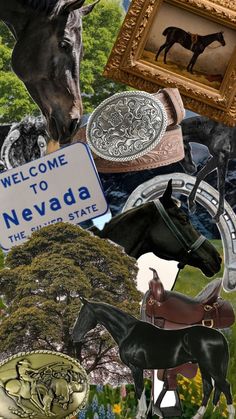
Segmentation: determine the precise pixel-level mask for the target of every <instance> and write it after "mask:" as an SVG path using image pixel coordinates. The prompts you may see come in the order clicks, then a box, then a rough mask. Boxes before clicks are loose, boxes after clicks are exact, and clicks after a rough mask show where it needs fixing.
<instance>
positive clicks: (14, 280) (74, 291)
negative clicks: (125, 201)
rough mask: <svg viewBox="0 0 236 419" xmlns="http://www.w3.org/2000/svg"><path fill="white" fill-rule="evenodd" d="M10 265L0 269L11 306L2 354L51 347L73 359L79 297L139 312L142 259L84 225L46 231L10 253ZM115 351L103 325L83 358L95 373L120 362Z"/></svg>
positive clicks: (1, 333)
mask: <svg viewBox="0 0 236 419" xmlns="http://www.w3.org/2000/svg"><path fill="white" fill-rule="evenodd" d="M6 266H7V267H6V268H5V269H3V270H1V271H0V287H1V294H3V299H4V302H5V304H6V310H5V314H4V315H3V318H2V322H1V324H0V337H1V339H0V351H1V352H4V353H6V354H7V355H10V354H13V353H16V352H19V351H22V350H35V349H49V350H60V351H62V352H64V353H66V354H69V355H71V356H73V355H74V347H73V345H72V342H71V337H70V336H71V328H72V326H73V324H74V321H75V319H76V317H77V316H78V312H79V309H80V306H81V303H80V300H79V294H81V295H84V296H86V297H88V298H92V299H95V300H98V301H103V302H107V303H110V304H113V305H116V306H118V307H120V308H121V309H124V310H126V311H128V312H130V313H132V314H138V310H139V301H140V293H139V291H137V289H136V282H135V278H136V274H137V267H136V261H135V260H134V259H133V258H130V257H129V256H127V255H126V254H125V253H124V251H123V249H122V248H121V247H119V246H116V245H113V244H112V243H111V242H109V241H108V240H104V239H100V238H98V237H95V236H93V235H92V234H91V233H89V232H87V231H85V230H82V229H81V228H80V227H77V226H73V225H71V224H66V223H58V224H55V225H51V226H48V227H44V228H42V229H41V230H40V231H38V232H35V233H33V235H32V237H31V238H30V239H29V240H28V241H27V242H26V243H24V244H22V245H20V246H17V247H14V248H13V249H12V250H11V251H10V252H9V254H8V256H7V257H6ZM99 332H100V333H99ZM113 348H114V342H113V341H112V339H111V338H110V336H108V334H107V333H106V332H104V330H103V331H102V332H101V328H99V327H98V328H97V329H95V331H92V332H91V333H90V334H89V335H88V337H87V339H86V341H85V343H84V344H83V347H82V355H81V354H80V355H81V359H80V360H81V362H82V364H84V366H85V367H86V368H87V370H89V371H93V370H94V369H95V368H100V369H101V368H102V369H104V365H105V364H106V363H109V362H110V361H111V359H114V350H113Z"/></svg>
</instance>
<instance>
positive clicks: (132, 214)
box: [95, 201, 154, 238]
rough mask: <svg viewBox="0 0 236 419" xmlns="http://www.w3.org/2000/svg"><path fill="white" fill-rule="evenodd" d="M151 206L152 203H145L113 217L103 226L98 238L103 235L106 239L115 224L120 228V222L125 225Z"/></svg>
mask: <svg viewBox="0 0 236 419" xmlns="http://www.w3.org/2000/svg"><path fill="white" fill-rule="evenodd" d="M153 205H154V203H153V202H152V201H150V202H146V203H145V204H143V205H141V206H138V207H135V208H132V209H129V211H125V212H122V213H121V214H118V215H116V216H115V217H113V218H112V219H111V220H110V221H108V222H107V223H106V224H105V225H104V227H103V229H102V231H101V233H100V234H99V236H100V237H101V238H102V237H103V234H104V235H105V237H106V235H107V234H109V233H110V232H111V230H113V229H114V228H115V227H116V225H117V224H119V226H120V223H121V222H122V221H125V222H126V223H127V220H129V219H132V218H133V217H135V216H136V215H137V213H140V212H142V211H144V210H146V208H147V207H151V206H153ZM95 234H96V232H95Z"/></svg>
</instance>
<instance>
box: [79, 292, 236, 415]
mask: <svg viewBox="0 0 236 419" xmlns="http://www.w3.org/2000/svg"><path fill="white" fill-rule="evenodd" d="M81 301H82V303H83V307H82V309H81V311H80V313H79V317H78V319H77V321H76V323H75V326H74V329H73V334H72V339H73V341H74V342H75V343H76V342H80V341H81V340H82V339H83V337H84V336H85V335H86V333H87V332H89V331H90V330H91V329H94V328H95V327H96V325H97V324H98V323H99V324H101V325H102V326H104V327H105V328H106V329H107V330H108V332H109V333H110V334H111V335H112V337H113V339H114V340H115V342H116V343H117V345H118V347H119V353H120V358H121V360H122V362H123V363H124V364H125V365H127V366H128V367H129V368H130V370H131V372H132V375H133V379H134V383H135V392H136V396H137V398H138V400H139V412H138V415H137V416H136V417H137V418H141V417H146V416H145V415H146V410H147V407H146V403H145V393H144V383H143V370H146V369H147V370H153V369H163V368H164V369H165V368H173V367H176V366H177V365H180V364H183V363H186V362H192V363H197V364H198V365H199V368H200V371H201V375H202V382H203V400H202V405H201V406H200V408H199V409H198V411H197V413H196V415H195V416H194V418H195V419H200V418H202V417H203V415H204V412H205V410H206V406H207V403H208V400H209V398H210V395H211V393H212V390H213V384H212V379H213V380H214V396H213V404H214V406H216V405H217V403H218V401H219V398H220V394H221V393H223V394H224V395H225V397H226V400H227V408H228V412H229V419H234V414H235V409H234V407H233V404H232V395H231V390H230V385H229V383H228V382H227V380H226V375H227V368H228V363H229V353H228V344H227V341H226V339H225V337H224V336H223V334H222V333H220V332H219V331H217V330H215V329H210V328H208V327H204V326H193V327H189V328H187V329H178V330H165V329H159V328H158V327H156V326H153V325H152V324H150V323H146V322H143V321H140V320H137V319H136V318H135V317H133V316H131V315H130V314H127V313H125V312H124V311H122V310H120V309H118V308H116V307H113V306H111V305H109V304H105V303H100V302H91V301H87V300H86V299H85V298H82V297H81Z"/></svg>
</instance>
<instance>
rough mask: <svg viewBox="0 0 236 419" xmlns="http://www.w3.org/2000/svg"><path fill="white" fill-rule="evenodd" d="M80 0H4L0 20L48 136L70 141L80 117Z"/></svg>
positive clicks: (84, 8)
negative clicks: (9, 35)
mask: <svg viewBox="0 0 236 419" xmlns="http://www.w3.org/2000/svg"><path fill="white" fill-rule="evenodd" d="M84 1H85V0H67V1H66V0H7V1H3V0H1V2H0V19H1V20H2V21H3V22H4V23H5V24H6V25H7V26H8V28H9V29H10V30H11V32H12V33H13V35H14V37H15V40H16V44H15V47H14V50H13V54H12V68H13V70H14V71H15V73H16V74H17V76H18V77H19V78H20V79H21V80H22V81H23V82H24V84H25V86H26V88H27V90H28V91H29V93H30V95H31V96H32V98H33V99H34V101H35V102H36V103H37V105H38V106H39V108H40V109H41V111H42V113H43V115H44V116H45V117H46V120H47V124H48V130H49V133H50V136H51V137H52V139H53V140H55V141H59V142H60V144H64V143H68V142H70V141H71V139H72V137H73V135H74V134H75V132H76V131H77V129H78V127H79V123H80V119H81V116H82V100H81V95H80V87H79V75H80V61H81V58H82V54H83V46H82V17H83V16H85V15H87V14H88V13H90V12H91V11H92V9H93V7H94V5H95V4H96V3H97V2H95V3H93V4H91V5H87V6H83V3H84Z"/></svg>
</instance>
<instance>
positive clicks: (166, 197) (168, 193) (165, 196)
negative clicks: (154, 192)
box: [161, 179, 172, 202]
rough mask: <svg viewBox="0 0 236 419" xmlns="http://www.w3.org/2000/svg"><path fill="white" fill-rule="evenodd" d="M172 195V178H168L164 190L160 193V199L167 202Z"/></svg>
mask: <svg viewBox="0 0 236 419" xmlns="http://www.w3.org/2000/svg"><path fill="white" fill-rule="evenodd" d="M171 195H172V179H170V180H169V182H168V184H167V187H166V190H165V192H164V194H163V195H162V197H161V198H162V201H165V202H169V201H170V199H171Z"/></svg>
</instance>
